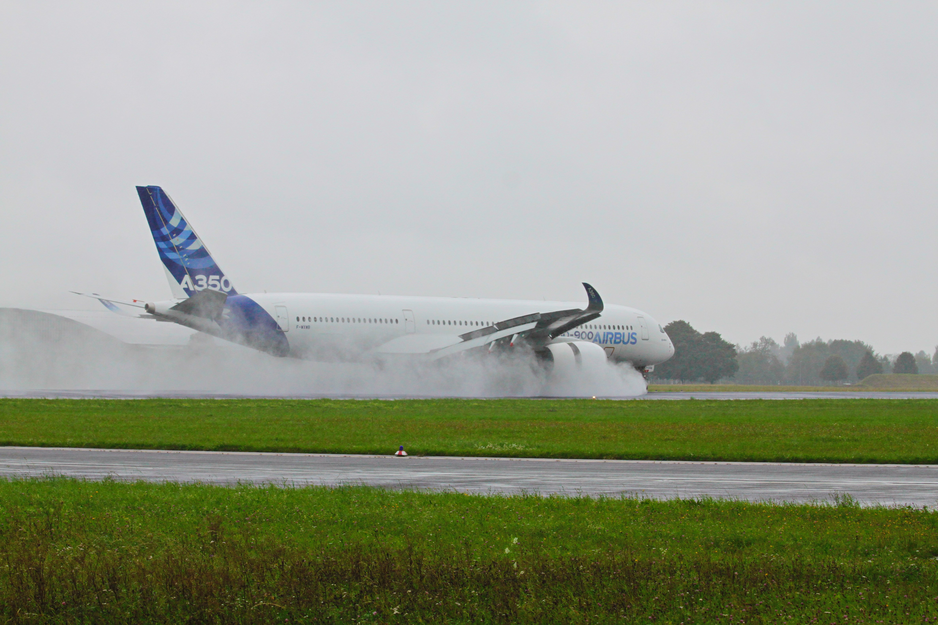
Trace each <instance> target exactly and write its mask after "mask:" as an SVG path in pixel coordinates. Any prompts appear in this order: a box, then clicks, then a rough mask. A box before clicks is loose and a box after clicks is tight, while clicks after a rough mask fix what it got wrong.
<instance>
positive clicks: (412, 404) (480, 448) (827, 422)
mask: <svg viewBox="0 0 938 625" xmlns="http://www.w3.org/2000/svg"><path fill="white" fill-rule="evenodd" d="M0 444H2V445H26V446H63V447H104V448H127V449H191V450H195V449H201V450H218V451H272V452H314V453H359V454H390V453H393V452H394V451H395V450H396V449H397V446H398V445H404V446H405V448H406V449H407V451H408V453H410V454H413V455H440V456H453V455H458V456H503V457H542V458H608V459H646V460H724V461H756V462H759V461H778V462H854V463H913V464H936V463H938V400H863V399H858V400H799V401H758V400H753V401H740V402H731V401H697V400H689V401H680V402H664V401H594V400H558V401H548V400H545V401H531V400H406V401H403V400H402V401H355V400H296V401H294V400H250V399H239V400H214V399H208V400H189V399H147V400H126V401H125V400H120V401H111V400H65V399H56V400H41V399H3V400H0Z"/></svg>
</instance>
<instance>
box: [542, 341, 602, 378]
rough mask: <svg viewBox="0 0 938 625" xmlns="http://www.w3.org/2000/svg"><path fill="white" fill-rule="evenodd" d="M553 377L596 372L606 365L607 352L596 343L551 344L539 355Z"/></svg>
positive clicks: (571, 342)
mask: <svg viewBox="0 0 938 625" xmlns="http://www.w3.org/2000/svg"><path fill="white" fill-rule="evenodd" d="M538 355H539V356H541V361H542V362H543V363H544V364H545V365H546V367H547V369H548V370H549V371H550V372H551V375H559V376H564V375H565V374H568V373H574V372H576V371H580V370H583V369H588V370H595V369H597V368H598V367H601V366H604V365H605V364H606V352H605V350H603V348H602V347H600V346H599V345H597V344H596V343H588V342H586V341H570V342H569V343H551V344H550V345H548V346H547V347H546V349H545V350H544V351H543V352H540V353H539V354H538Z"/></svg>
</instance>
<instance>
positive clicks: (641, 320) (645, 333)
mask: <svg viewBox="0 0 938 625" xmlns="http://www.w3.org/2000/svg"><path fill="white" fill-rule="evenodd" d="M638 325H640V326H641V327H642V340H643V341H647V340H648V326H646V325H645V318H644V317H639V318H638Z"/></svg>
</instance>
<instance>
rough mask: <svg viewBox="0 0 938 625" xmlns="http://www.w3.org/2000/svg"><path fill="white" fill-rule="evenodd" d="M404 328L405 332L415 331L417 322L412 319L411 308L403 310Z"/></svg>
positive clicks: (411, 332) (412, 332)
mask: <svg viewBox="0 0 938 625" xmlns="http://www.w3.org/2000/svg"><path fill="white" fill-rule="evenodd" d="M404 330H405V331H406V332H407V334H414V333H415V332H416V331H417V322H416V321H415V320H414V311H412V310H406V309H405V310H404Z"/></svg>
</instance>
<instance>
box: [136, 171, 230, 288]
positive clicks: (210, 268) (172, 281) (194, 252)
mask: <svg viewBox="0 0 938 625" xmlns="http://www.w3.org/2000/svg"><path fill="white" fill-rule="evenodd" d="M137 194H138V195H139V196H140V203H141V204H142V205H143V212H144V213H145V214H146V216H147V222H148V223H149V224H150V232H151V233H152V234H153V241H154V243H156V251H157V252H159V254H160V260H161V261H163V266H164V267H165V268H166V277H167V279H168V280H169V286H170V288H171V289H172V291H173V296H175V297H177V298H180V299H181V298H185V297H191V296H192V295H193V294H195V293H198V292H199V291H204V290H205V289H210V290H212V291H220V292H222V293H226V294H228V295H237V294H238V292H237V291H235V289H234V286H233V285H232V284H231V281H230V280H229V279H228V277H227V276H226V275H225V273H224V272H223V271H222V270H221V268H220V267H219V266H218V264H217V263H216V262H215V260H214V259H213V258H212V255H211V254H209V251H208V248H207V247H205V245H204V244H203V243H202V239H200V238H199V235H197V234H196V233H195V230H193V229H192V227H191V226H190V225H189V222H188V221H186V218H185V217H184V216H183V214H182V212H181V211H180V210H179V209H178V208H177V207H176V205H175V204H174V203H173V201H172V199H170V197H169V195H167V194H166V192H165V191H163V189H162V188H160V187H156V186H149V187H137Z"/></svg>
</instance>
